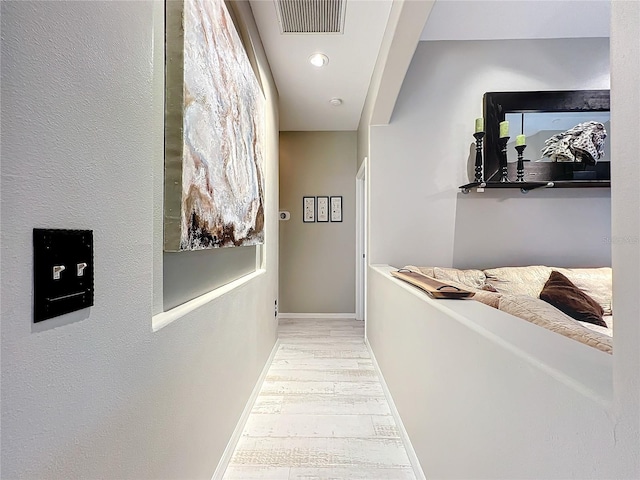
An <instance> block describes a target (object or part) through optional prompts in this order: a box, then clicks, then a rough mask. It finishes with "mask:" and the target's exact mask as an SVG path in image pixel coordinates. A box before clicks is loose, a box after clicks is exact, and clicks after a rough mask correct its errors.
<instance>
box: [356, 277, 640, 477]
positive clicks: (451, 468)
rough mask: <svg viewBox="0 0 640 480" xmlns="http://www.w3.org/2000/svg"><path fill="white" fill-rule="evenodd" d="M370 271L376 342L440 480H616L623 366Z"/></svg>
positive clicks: (626, 445)
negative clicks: (617, 380)
mask: <svg viewBox="0 0 640 480" xmlns="http://www.w3.org/2000/svg"><path fill="white" fill-rule="evenodd" d="M390 270H391V269H390V268H388V267H381V266H378V267H375V266H374V267H371V268H370V269H369V288H370V290H369V297H368V298H369V300H368V303H369V305H368V312H369V313H368V318H367V338H368V340H369V343H370V345H371V347H372V349H373V352H374V353H375V356H376V359H377V361H378V364H379V365H380V369H381V371H382V373H383V375H384V378H385V380H386V382H387V385H388V387H389V390H390V391H391V395H392V396H393V399H394V403H395V405H396V407H397V409H398V412H399V413H400V416H401V418H402V421H403V423H404V425H405V427H406V429H407V432H408V434H409V437H410V439H411V443H412V445H413V447H414V449H415V451H416V454H417V456H418V459H419V460H420V464H421V465H422V469H423V470H424V473H425V475H426V477H427V478H430V479H438V480H445V479H452V480H453V479H504V480H510V479H515V478H517V479H532V480H533V479H546V480H550V479H558V480H564V479H568V478H576V479H578V478H579V479H594V480H595V479H599V480H601V479H605V478H629V479H631V478H637V477H635V476H631V475H629V473H630V472H631V471H630V470H627V471H626V475H622V476H617V475H615V472H617V471H618V470H617V468H618V466H617V465H616V461H617V457H616V452H617V451H618V449H622V450H624V452H625V454H626V455H630V453H631V450H632V449H633V448H635V447H637V442H635V443H634V442H632V441H630V439H627V440H626V441H625V442H623V443H620V442H618V441H617V439H616V436H615V430H616V428H617V425H616V418H615V407H614V405H613V402H612V401H611V397H612V358H611V355H608V354H606V353H604V352H601V351H599V350H596V349H595V348H592V347H589V346H587V345H584V344H582V343H579V342H577V341H574V340H571V339H569V338H566V337H563V336H562V335H558V334H557V333H554V332H551V331H550V330H546V329H544V328H541V327H538V326H537V325H534V324H532V323H529V322H526V321H525V320H521V319H519V318H515V317H512V316H511V315H509V314H506V313H504V312H501V311H499V310H495V309H493V308H491V307H488V306H486V305H484V304H482V303H480V302H476V301H473V300H468V301H466V300H433V299H430V298H428V297H427V296H426V295H425V294H423V293H422V292H420V291H419V290H418V289H416V288H414V287H412V286H411V285H408V284H406V283H403V282H401V281H400V280H396V279H394V278H392V277H391V276H390V275H389V271H390Z"/></svg>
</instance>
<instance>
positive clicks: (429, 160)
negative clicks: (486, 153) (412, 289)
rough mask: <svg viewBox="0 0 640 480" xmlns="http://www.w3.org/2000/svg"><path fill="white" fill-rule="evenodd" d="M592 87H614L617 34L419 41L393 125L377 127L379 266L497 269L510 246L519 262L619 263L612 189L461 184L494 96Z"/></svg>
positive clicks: (375, 239) (374, 258)
mask: <svg viewBox="0 0 640 480" xmlns="http://www.w3.org/2000/svg"><path fill="white" fill-rule="evenodd" d="M590 88H609V44H608V39H602V38H597V39H564V40H512V41H508V40H505V41H479V42H471V41H459V42H454V41H450V42H449V41H444V42H420V44H419V45H418V48H417V50H416V52H415V55H414V58H413V61H412V64H411V66H410V68H409V71H408V73H407V76H406V78H405V82H404V84H403V87H402V90H401V92H400V96H399V97H398V101H397V104H396V107H395V110H394V114H393V117H392V120H391V123H390V124H389V125H387V126H372V127H371V132H370V160H371V172H370V173H371V175H370V178H371V192H372V194H371V236H370V238H371V245H370V259H371V263H389V264H393V265H398V266H400V265H404V264H408V263H413V264H420V265H442V266H451V265H453V264H455V265H457V266H461V267H464V266H467V265H466V263H467V262H471V261H472V260H473V261H474V263H475V265H477V266H480V265H496V264H497V263H499V262H500V256H499V253H500V252H501V251H504V250H505V248H506V249H507V250H508V253H509V255H508V258H507V259H508V260H510V261H513V262H515V261H516V260H515V259H520V262H521V263H531V262H535V263H547V264H566V265H567V266H570V265H569V264H572V265H579V264H581V263H583V262H587V263H589V264H592V265H593V264H596V265H609V264H610V245H609V244H608V243H607V242H606V241H604V240H603V239H604V238H605V237H608V236H609V235H610V230H609V228H610V227H609V222H610V219H609V216H608V213H607V212H608V211H609V202H610V199H609V193H608V191H605V193H602V192H594V191H593V190H589V189H579V190H574V191H572V192H571V193H567V192H558V191H542V192H531V193H529V194H528V195H527V196H526V198H521V197H523V196H522V195H521V194H520V193H518V194H517V195H513V192H510V193H507V194H505V193H502V194H500V195H495V194H492V193H490V194H487V195H485V196H484V197H481V196H480V195H479V194H472V195H469V197H464V198H463V197H461V194H459V189H458V188H457V187H458V186H459V185H462V184H464V183H467V182H468V181H469V179H468V173H467V160H468V157H469V152H470V145H471V143H472V141H473V136H472V133H473V120H474V118H476V117H479V116H482V96H483V94H484V93H485V92H487V91H510V90H516V91H517V90H565V89H566V90H569V89H590ZM614 161H615V160H614ZM567 197H569V198H570V199H571V200H569V201H568V202H567V201H565V200H566V198H567ZM516 212H517V218H516V215H515V213H516ZM560 218H562V219H563V221H562V222H560V221H558V219H560ZM549 223H551V224H553V226H554V227H557V228H556V229H555V230H554V231H555V235H556V236H557V238H558V243H559V244H556V243H555V242H554V241H553V240H552V239H549V233H548V230H547V229H546V226H547V224H549ZM585 232H590V234H589V235H584V233H585ZM470 235H472V237H470ZM523 236H526V241H523V240H522V237H523ZM471 238H472V239H473V241H471ZM550 242H551V243H553V248H549V243H550ZM399 245H401V248H399ZM568 251H570V252H571V257H568V258H567V257H565V256H564V255H563V253H564V252H568ZM529 259H531V260H529Z"/></svg>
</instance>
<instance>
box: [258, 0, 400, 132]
mask: <svg viewBox="0 0 640 480" xmlns="http://www.w3.org/2000/svg"><path fill="white" fill-rule="evenodd" d="M250 4H251V9H252V10H253V15H254V17H255V19H256V23H257V25H258V30H259V31H260V37H261V38H262V43H263V44H264V48H265V50H266V52H267V57H268V58H269V63H270V65H271V71H272V72H273V76H274V78H275V82H276V85H277V86H278V93H279V94H280V130H283V131H296V130H357V128H358V122H359V121H360V114H361V112H362V106H363V104H364V100H365V97H366V95H367V90H368V88H369V81H370V79H371V74H372V73H373V68H374V66H375V62H376V58H377V57H378V51H379V50H380V43H381V41H382V36H383V34H384V30H385V27H386V24H387V20H388V18H389V11H390V9H391V0H348V1H347V5H346V12H345V25H344V34H342V35H340V34H308V33H307V34H298V35H296V34H286V35H283V34H281V33H280V27H279V24H278V18H277V15H276V7H275V3H274V2H273V0H251V1H250ZM315 52H322V53H324V54H326V55H327V56H328V57H329V64H328V65H326V66H325V67H322V68H317V67H313V66H312V65H311V64H310V63H309V61H308V58H309V56H310V55H311V54H313V53H315ZM334 97H338V98H341V99H342V100H343V104H342V105H341V106H339V107H334V106H332V105H331V104H330V103H329V100H331V99H332V98H334Z"/></svg>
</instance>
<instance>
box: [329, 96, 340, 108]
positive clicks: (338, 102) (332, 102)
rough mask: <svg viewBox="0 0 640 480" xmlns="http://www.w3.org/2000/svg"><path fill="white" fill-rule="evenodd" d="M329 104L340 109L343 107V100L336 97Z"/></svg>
mask: <svg viewBox="0 0 640 480" xmlns="http://www.w3.org/2000/svg"><path fill="white" fill-rule="evenodd" d="M329 103H330V104H331V105H333V106H334V107H339V106H340V105H342V99H341V98H338V97H334V98H332V99H331V100H329Z"/></svg>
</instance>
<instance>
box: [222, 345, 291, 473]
mask: <svg viewBox="0 0 640 480" xmlns="http://www.w3.org/2000/svg"><path fill="white" fill-rule="evenodd" d="M278 347H280V339H278V340H276V343H275V344H274V345H273V349H272V350H271V354H270V355H269V358H268V359H267V362H266V363H265V364H264V368H263V369H262V373H261V374H260V377H258V381H257V382H256V384H255V386H254V387H253V391H252V392H251V396H250V397H249V400H247V403H246V405H245V406H244V410H243V411H242V415H240V420H238V423H237V424H236V428H235V429H234V430H233V433H232V434H231V438H230V439H229V443H227V446H226V448H225V449H224V452H223V454H222V457H221V458H220V461H219V462H218V466H217V467H216V471H215V472H213V476H212V477H211V480H221V479H222V477H223V476H224V472H225V471H226V470H227V467H228V466H229V462H230V461H231V457H232V456H233V452H234V451H235V449H236V446H237V445H238V441H239V440H240V437H241V436H242V432H243V431H244V426H245V425H246V423H247V420H248V419H249V415H250V414H251V410H253V405H254V404H255V403H256V399H257V398H258V395H259V394H260V390H261V389H262V384H263V383H264V379H265V378H267V373H268V372H269V368H270V367H271V363H272V362H273V357H275V356H276V353H277V352H278Z"/></svg>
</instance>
